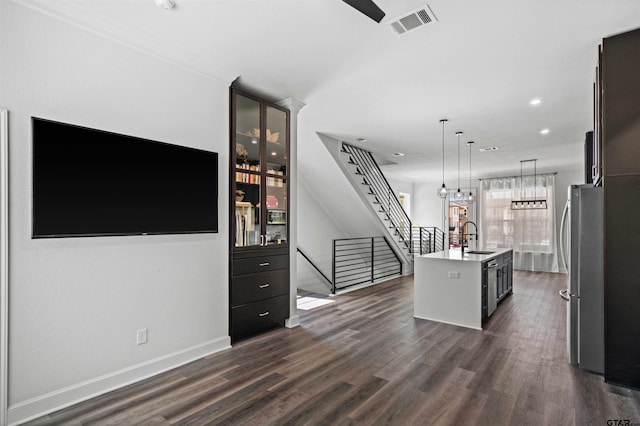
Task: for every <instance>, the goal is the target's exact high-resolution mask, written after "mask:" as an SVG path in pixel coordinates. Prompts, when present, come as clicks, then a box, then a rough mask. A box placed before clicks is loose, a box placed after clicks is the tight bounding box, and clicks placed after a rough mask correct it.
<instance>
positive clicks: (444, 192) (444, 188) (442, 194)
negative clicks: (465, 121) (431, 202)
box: [438, 118, 449, 199]
mask: <svg viewBox="0 0 640 426" xmlns="http://www.w3.org/2000/svg"><path fill="white" fill-rule="evenodd" d="M447 121H449V120H448V119H446V118H443V119H442V120H440V122H441V123H442V186H441V187H440V190H439V191H438V196H439V197H440V198H442V199H445V198H448V197H449V190H448V189H447V186H446V185H445V184H444V123H446V122H447Z"/></svg>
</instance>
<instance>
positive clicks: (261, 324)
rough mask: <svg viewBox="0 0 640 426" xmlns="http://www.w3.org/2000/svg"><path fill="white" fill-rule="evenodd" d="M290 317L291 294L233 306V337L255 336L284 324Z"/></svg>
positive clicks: (236, 338)
mask: <svg viewBox="0 0 640 426" xmlns="http://www.w3.org/2000/svg"><path fill="white" fill-rule="evenodd" d="M288 317H289V295H284V296H277V297H272V298H270V299H266V300H261V301H258V302H253V303H247V304H245V305H240V306H236V307H234V308H231V339H232V340H234V341H235V340H238V339H242V338H244V337H249V336H253V335H254V334H258V333H260V332H263V331H266V330H269V329H271V328H274V327H279V326H282V325H284V320H285V319H287V318H288Z"/></svg>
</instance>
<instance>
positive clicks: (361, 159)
mask: <svg viewBox="0 0 640 426" xmlns="http://www.w3.org/2000/svg"><path fill="white" fill-rule="evenodd" d="M334 157H335V158H336V161H338V163H339V165H340V166H341V168H342V170H343V171H344V172H345V174H346V175H347V177H349V180H350V181H351V183H352V184H353V186H354V187H355V188H356V191H358V192H359V193H360V195H361V198H362V199H363V200H365V202H366V203H368V205H369V206H370V207H371V210H372V211H373V212H374V213H375V214H376V215H377V216H378V218H379V219H380V221H381V223H383V225H384V229H385V231H386V233H387V235H388V236H389V237H390V240H391V241H393V242H394V243H395V244H394V248H395V250H396V251H397V253H398V255H399V256H400V257H401V258H402V259H403V261H404V262H403V263H405V264H407V265H408V266H409V268H410V269H412V264H413V256H415V255H420V254H425V253H432V252H435V251H440V250H443V249H444V232H443V231H442V230H440V229H438V228H436V227H414V226H413V225H412V223H411V219H409V216H407V213H406V212H405V211H404V209H403V208H402V205H401V204H400V201H398V198H397V197H396V195H395V194H394V192H393V189H392V188H391V186H390V185H389V182H387V179H386V178H385V177H384V174H383V173H382V170H380V167H379V166H378V164H377V163H376V161H375V159H374V158H373V156H372V155H371V153H370V152H369V151H366V150H363V149H361V148H358V147H356V146H353V145H349V144H347V143H345V142H341V143H340V149H339V151H338V155H337V156H336V155H335V154H334Z"/></svg>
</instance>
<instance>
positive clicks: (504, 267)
mask: <svg viewBox="0 0 640 426" xmlns="http://www.w3.org/2000/svg"><path fill="white" fill-rule="evenodd" d="M494 259H495V261H496V263H497V264H498V265H497V267H496V268H495V269H491V268H489V262H490V261H491V260H493V259H489V260H486V261H484V262H482V263H481V274H482V279H481V283H482V290H481V294H482V302H481V303H482V322H485V321H487V320H488V319H489V307H488V301H489V298H490V297H493V298H495V300H496V303H499V302H500V301H501V300H502V299H504V298H505V297H506V296H507V295H508V294H511V293H513V251H509V252H507V253H505V254H501V255H500V256H496V257H495V258H494ZM492 273H495V274H496V291H495V294H489V274H492Z"/></svg>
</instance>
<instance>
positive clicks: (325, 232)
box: [298, 179, 359, 293]
mask: <svg viewBox="0 0 640 426" xmlns="http://www.w3.org/2000/svg"><path fill="white" fill-rule="evenodd" d="M358 201H359V200H358ZM298 211H299V212H300V213H301V214H300V215H299V216H298V224H299V229H298V247H299V248H300V249H301V250H302V251H303V252H304V254H306V255H307V256H309V258H310V259H311V261H313V263H314V264H315V265H316V266H317V267H318V268H319V269H320V270H321V271H322V272H323V273H324V274H325V275H326V276H327V277H328V278H329V279H331V274H332V264H331V258H332V241H333V240H334V239H338V238H346V237H347V235H348V233H347V232H346V230H343V229H341V228H340V226H339V224H338V222H336V215H332V214H331V213H329V212H328V211H327V210H326V205H325V204H324V203H323V202H321V201H319V200H318V199H317V198H316V197H315V196H314V195H313V193H312V192H311V191H310V190H309V188H308V186H307V185H306V184H305V182H304V181H303V180H302V179H298ZM323 281H324V279H323V278H322V276H321V275H320V274H318V272H317V271H316V270H315V269H313V267H311V266H310V265H309V262H307V261H306V260H305V259H304V258H303V257H302V256H301V255H298V288H301V289H305V290H308V291H312V292H318V293H326V292H328V290H329V286H328V284H325V283H326V281H324V282H323Z"/></svg>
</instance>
